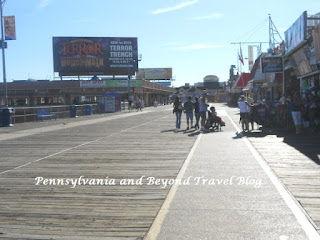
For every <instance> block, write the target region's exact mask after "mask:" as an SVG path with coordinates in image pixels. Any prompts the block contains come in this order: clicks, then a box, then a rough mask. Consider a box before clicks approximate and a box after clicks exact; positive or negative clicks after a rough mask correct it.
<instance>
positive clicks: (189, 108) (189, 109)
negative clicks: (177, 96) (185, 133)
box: [183, 96, 194, 130]
mask: <svg viewBox="0 0 320 240" xmlns="http://www.w3.org/2000/svg"><path fill="white" fill-rule="evenodd" d="M183 109H184V112H185V114H186V117H187V130H189V129H190V128H189V120H190V122H191V126H190V127H191V128H193V109H194V105H193V102H192V97H191V96H189V97H188V100H187V101H186V102H185V103H184V104H183Z"/></svg>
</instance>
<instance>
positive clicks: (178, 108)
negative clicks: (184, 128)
mask: <svg viewBox="0 0 320 240" xmlns="http://www.w3.org/2000/svg"><path fill="white" fill-rule="evenodd" d="M182 110H183V107H182V102H181V99H180V97H179V96H177V97H176V98H175V100H174V102H173V113H175V114H176V130H175V132H178V129H180V126H181V115H182Z"/></svg>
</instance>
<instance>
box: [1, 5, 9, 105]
mask: <svg viewBox="0 0 320 240" xmlns="http://www.w3.org/2000/svg"><path fill="white" fill-rule="evenodd" d="M0 1H1V2H0V17H1V49H2V68H3V85H4V105H5V106H6V107H7V106H8V95H7V78H6V63H5V53H4V48H5V41H4V34H3V5H4V3H5V2H6V0H0Z"/></svg>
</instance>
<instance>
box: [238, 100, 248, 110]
mask: <svg viewBox="0 0 320 240" xmlns="http://www.w3.org/2000/svg"><path fill="white" fill-rule="evenodd" d="M238 106H239V108H240V113H248V112H249V109H248V105H247V102H246V101H239V102H238Z"/></svg>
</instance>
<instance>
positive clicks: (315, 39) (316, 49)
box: [312, 24, 320, 60]
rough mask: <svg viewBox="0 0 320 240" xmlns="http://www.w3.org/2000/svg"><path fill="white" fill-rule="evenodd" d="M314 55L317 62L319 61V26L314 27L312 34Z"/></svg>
mask: <svg viewBox="0 0 320 240" xmlns="http://www.w3.org/2000/svg"><path fill="white" fill-rule="evenodd" d="M312 36H313V45H314V55H315V57H316V59H317V60H320V24H319V25H317V26H315V28H314V29H313V32H312Z"/></svg>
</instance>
